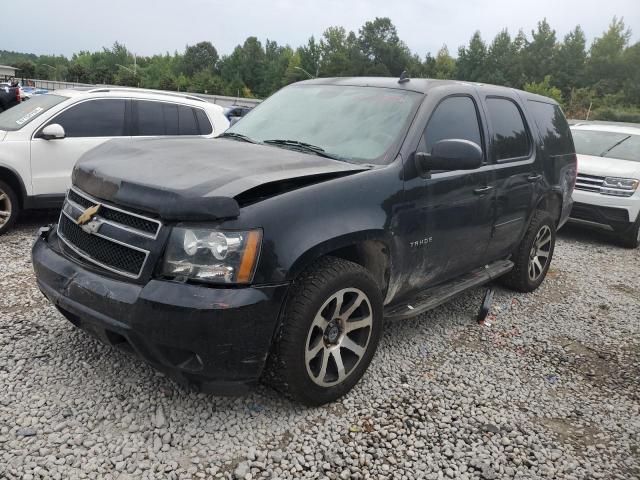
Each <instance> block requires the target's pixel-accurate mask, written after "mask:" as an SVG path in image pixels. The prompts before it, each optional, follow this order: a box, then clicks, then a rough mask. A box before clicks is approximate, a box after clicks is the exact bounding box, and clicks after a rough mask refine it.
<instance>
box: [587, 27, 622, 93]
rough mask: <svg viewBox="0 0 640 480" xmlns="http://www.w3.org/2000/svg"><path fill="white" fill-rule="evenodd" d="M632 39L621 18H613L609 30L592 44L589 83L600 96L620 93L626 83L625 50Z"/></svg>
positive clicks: (588, 64) (588, 62)
mask: <svg viewBox="0 0 640 480" xmlns="http://www.w3.org/2000/svg"><path fill="white" fill-rule="evenodd" d="M630 37H631V30H629V29H627V28H626V27H625V25H624V21H623V19H622V18H621V19H620V20H618V19H617V18H616V17H613V20H612V21H611V23H610V24H609V29H608V30H607V31H606V32H605V33H604V34H603V35H602V37H599V38H596V39H595V40H594V41H593V43H592V44H591V49H590V51H589V59H588V61H587V75H588V79H589V83H590V84H592V85H594V87H595V88H596V90H597V91H598V93H599V94H600V95H606V94H611V93H615V92H617V91H619V90H620V89H621V88H622V85H623V83H624V81H625V74H626V68H625V65H624V50H625V47H626V46H627V44H628V42H629V38H630Z"/></svg>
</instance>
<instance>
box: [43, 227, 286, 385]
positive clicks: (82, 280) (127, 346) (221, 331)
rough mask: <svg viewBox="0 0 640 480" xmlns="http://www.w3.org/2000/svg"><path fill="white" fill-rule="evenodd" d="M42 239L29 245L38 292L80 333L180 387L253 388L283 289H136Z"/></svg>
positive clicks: (162, 285) (51, 237)
mask: <svg viewBox="0 0 640 480" xmlns="http://www.w3.org/2000/svg"><path fill="white" fill-rule="evenodd" d="M57 243H58V240H57V238H56V237H55V233H51V234H47V232H46V231H45V232H44V233H42V234H41V235H39V236H38V238H37V240H36V242H35V243H34V245H33V250H32V258H33V267H34V270H35V274H36V279H37V283H38V287H39V288H40V290H41V291H42V292H43V293H44V295H45V296H46V297H47V298H48V299H49V300H50V301H51V302H52V303H53V304H54V305H55V306H56V307H57V308H58V309H59V310H60V312H61V313H62V314H63V315H64V316H65V317H66V318H67V319H68V320H69V321H71V323H73V324H74V325H75V326H77V327H78V328H81V329H82V330H85V331H86V332H88V333H90V334H92V335H93V336H95V337H97V338H98V339H99V340H101V341H102V342H104V343H107V344H109V345H114V346H116V347H119V348H121V349H123V350H125V351H128V352H130V353H133V354H135V355H137V356H139V357H141V358H142V359H144V360H145V361H147V362H148V363H150V364H151V365H153V366H154V367H155V368H157V369H158V370H161V371H163V372H165V373H166V374H167V375H168V376H170V377H171V378H173V379H174V380H176V381H177V382H178V383H180V384H182V385H185V386H186V385H190V386H194V387H196V388H197V389H199V390H201V391H206V392H211V393H217V394H238V393H243V392H244V391H246V390H247V389H248V388H250V387H251V386H253V385H254V384H256V383H257V381H258V379H259V377H260V375H261V373H262V369H263V367H264V363H265V360H266V358H267V355H268V353H269V349H270V346H271V340H272V338H273V333H274V330H275V328H276V324H277V321H278V317H279V313H280V307H281V305H282V303H283V301H284V297H285V295H286V292H287V288H288V286H287V285H277V286H265V287H253V288H209V287H203V286H197V285H188V284H181V283H175V282H168V281H160V280H151V281H149V282H148V283H147V284H146V285H137V284H133V283H128V282H124V281H120V280H114V279H112V278H108V277H105V276H102V275H99V274H98V273H95V272H92V271H90V270H88V269H85V268H83V267H82V266H81V265H79V264H77V263H75V262H74V261H72V260H70V259H68V258H67V257H66V256H64V254H62V253H61V251H60V250H59V249H58V247H57Z"/></svg>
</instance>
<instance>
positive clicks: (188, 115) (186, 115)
mask: <svg viewBox="0 0 640 480" xmlns="http://www.w3.org/2000/svg"><path fill="white" fill-rule="evenodd" d="M178 127H179V129H178V131H179V135H198V124H197V123H196V116H195V115H194V113H193V109H192V108H191V107H183V106H179V107H178Z"/></svg>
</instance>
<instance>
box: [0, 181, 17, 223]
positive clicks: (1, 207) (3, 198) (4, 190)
mask: <svg viewBox="0 0 640 480" xmlns="http://www.w3.org/2000/svg"><path fill="white" fill-rule="evenodd" d="M19 214H20V203H19V202H18V196H17V195H16V193H15V192H14V191H13V188H11V187H10V186H9V185H8V184H6V183H5V182H3V181H2V180H0V235H2V234H3V233H6V232H8V231H9V230H10V229H11V227H13V224H14V223H15V222H16V220H17V219H18V215H19Z"/></svg>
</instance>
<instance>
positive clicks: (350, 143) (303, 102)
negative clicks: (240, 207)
mask: <svg viewBox="0 0 640 480" xmlns="http://www.w3.org/2000/svg"><path fill="white" fill-rule="evenodd" d="M421 100H422V94H420V93H416V92H410V91H406V90H395V89H390V88H374V87H350V86H337V85H294V86H290V87H287V88H284V89H282V90H280V91H279V92H277V93H276V94H275V95H273V96H271V97H270V98H268V99H267V100H265V101H264V102H263V103H261V104H260V105H259V106H258V107H256V108H255V109H253V110H252V111H251V112H250V113H249V114H247V116H246V117H244V118H243V119H242V121H240V122H238V123H237V124H235V125H234V126H233V127H231V128H230V129H229V130H227V132H229V133H235V134H239V135H243V136H245V137H247V139H250V140H252V141H255V142H260V143H262V142H264V141H265V140H266V141H269V140H279V141H281V140H286V141H287V142H275V143H274V142H267V143H269V144H271V145H274V146H279V147H281V148H296V145H295V142H297V143H298V144H302V143H304V144H307V145H308V146H313V147H315V148H319V149H321V151H324V153H326V154H327V155H328V156H332V157H335V158H339V159H344V160H347V161H353V162H359V163H379V164H384V163H389V162H391V161H392V160H393V158H392V157H393V156H394V155H395V152H394V150H395V149H397V147H398V144H399V142H400V141H401V140H402V137H403V134H404V132H405V131H406V129H407V128H408V126H409V124H410V122H411V119H412V118H413V115H414V113H415V110H416V108H417V107H418V105H419V103H420V101H421ZM298 146H300V145H298ZM306 151H310V149H307V150H306Z"/></svg>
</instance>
